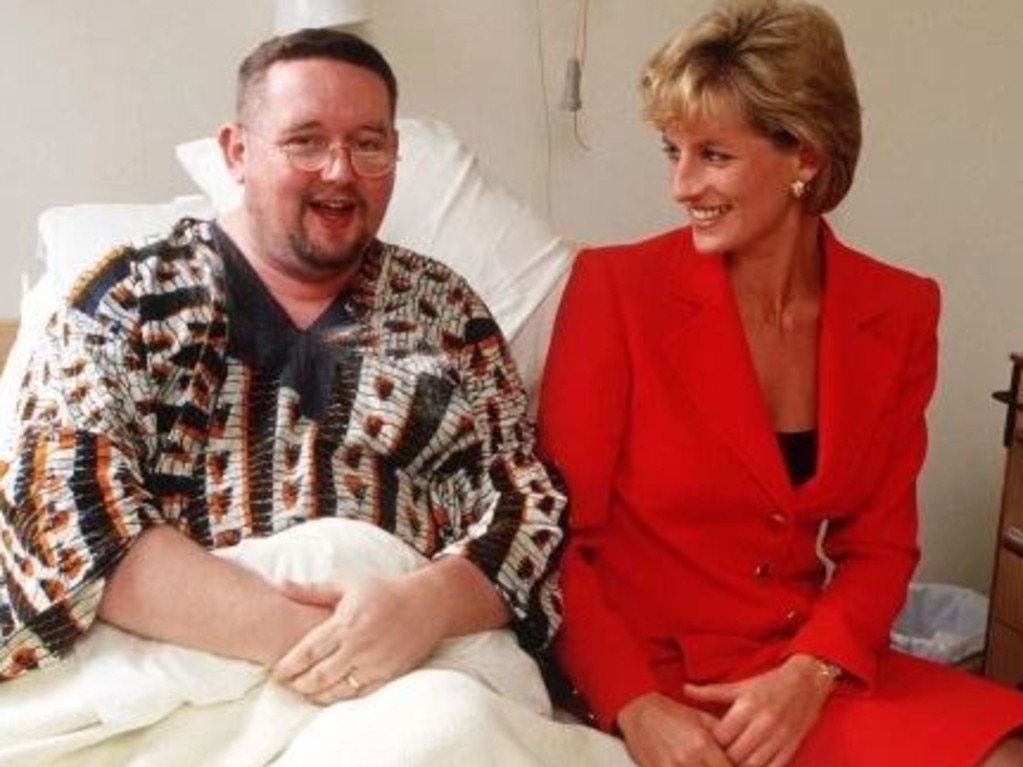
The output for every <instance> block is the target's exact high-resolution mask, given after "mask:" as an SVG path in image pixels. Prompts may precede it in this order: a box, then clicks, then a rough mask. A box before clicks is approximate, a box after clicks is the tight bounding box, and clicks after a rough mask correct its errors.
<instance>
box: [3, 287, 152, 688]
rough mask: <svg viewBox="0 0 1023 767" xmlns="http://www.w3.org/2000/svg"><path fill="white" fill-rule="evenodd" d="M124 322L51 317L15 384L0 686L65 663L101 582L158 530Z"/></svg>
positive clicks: (146, 429)
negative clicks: (151, 529)
mask: <svg viewBox="0 0 1023 767" xmlns="http://www.w3.org/2000/svg"><path fill="white" fill-rule="evenodd" d="M127 319H128V318H127V316H126V315H124V314H122V315H121V316H119V317H117V318H114V317H112V316H111V315H109V314H105V313H104V310H103V309H102V308H99V307H97V306H92V307H89V310H83V309H82V308H81V307H76V306H75V305H69V306H66V307H64V308H62V309H61V310H59V311H58V312H57V313H56V314H55V316H54V317H53V318H52V319H51V321H50V323H49V325H48V328H47V334H46V337H45V341H44V342H43V343H42V344H40V346H39V348H37V349H36V350H35V352H34V355H33V359H32V362H31V364H30V367H29V371H28V373H27V375H26V378H25V380H24V382H23V385H22V391H21V394H20V399H19V405H18V417H19V424H20V426H19V433H18V435H17V438H16V441H15V444H14V446H13V448H12V451H13V452H12V454H11V456H10V460H9V462H8V463H6V464H3V463H0V536H2V541H3V546H0V679H7V678H11V677H14V676H17V675H18V674H20V673H21V672H23V671H25V670H27V669H32V668H37V667H44V666H47V665H50V664H52V663H55V662H56V661H57V660H58V659H59V658H61V657H63V656H66V655H67V654H68V653H69V652H70V651H71V649H72V647H73V646H74V643H75V642H76V640H77V639H78V638H79V637H80V636H81V635H82V634H83V633H84V632H85V630H86V629H87V628H88V627H89V625H90V624H91V623H92V622H93V620H94V619H95V616H96V611H97V609H98V607H99V602H100V598H101V596H102V591H103V586H104V583H105V579H106V577H107V576H108V575H109V573H110V572H111V571H112V569H113V568H114V566H115V565H116V564H117V563H118V562H119V561H120V560H121V558H122V557H123V556H124V554H125V553H126V552H127V550H128V548H129V547H130V546H131V544H132V543H133V542H134V540H135V539H136V538H137V537H138V536H139V534H140V533H141V532H142V531H143V530H144V529H145V528H146V527H147V526H149V525H151V524H153V523H156V522H159V521H161V516H160V513H159V510H158V506H157V504H155V503H154V502H153V499H152V498H151V497H150V496H149V494H148V493H147V492H146V490H145V488H144V484H143V480H142V477H143V468H142V467H143V466H144V465H145V464H144V461H145V457H146V455H147V454H148V453H149V452H150V450H151V448H152V444H151V438H152V434H153V433H154V432H155V427H153V423H152V421H153V416H152V414H151V413H146V412H144V405H143V403H144V402H145V401H146V400H147V398H148V397H147V394H148V393H147V392H146V391H145V389H144V388H143V386H142V385H141V383H140V382H141V381H142V380H143V379H142V377H141V376H139V375H138V372H137V371H140V370H141V369H142V368H143V361H142V355H141V352H140V347H139V344H138V339H137V338H133V337H132V332H131V330H130V325H129V323H128V322H127Z"/></svg>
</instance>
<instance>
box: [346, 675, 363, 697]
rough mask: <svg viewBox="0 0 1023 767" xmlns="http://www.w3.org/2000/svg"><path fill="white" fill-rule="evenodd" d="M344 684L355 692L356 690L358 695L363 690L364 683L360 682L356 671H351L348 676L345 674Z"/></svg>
mask: <svg viewBox="0 0 1023 767" xmlns="http://www.w3.org/2000/svg"><path fill="white" fill-rule="evenodd" d="M344 682H345V684H347V685H348V686H349V687H351V688H352V689H353V690H355V692H356V693H358V692H359V690H361V689H362V682H360V681H359V677H357V676H356V675H355V672H354V671H349V672H348V673H347V674H345V678H344Z"/></svg>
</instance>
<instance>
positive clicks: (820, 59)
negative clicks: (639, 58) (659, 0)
mask: <svg viewBox="0 0 1023 767" xmlns="http://www.w3.org/2000/svg"><path fill="white" fill-rule="evenodd" d="M641 87H642V95H643V112H644V116H645V117H646V119H648V120H649V121H650V122H652V123H653V124H654V125H655V126H656V127H657V128H658V129H659V130H664V129H665V128H666V127H667V126H668V125H669V124H671V123H674V122H679V121H681V122H686V121H688V120H691V119H694V118H699V117H701V116H706V115H708V114H713V113H715V111H716V110H718V109H720V108H722V107H726V106H730V105H735V106H737V107H738V108H739V109H740V110H741V113H742V114H743V115H744V116H745V117H746V119H747V120H748V121H749V124H750V125H751V126H752V128H753V129H754V130H755V131H757V132H758V133H761V134H763V135H764V136H767V137H768V138H770V139H771V140H772V141H774V142H775V144H776V145H777V146H779V147H782V148H791V149H793V150H795V149H798V148H800V147H804V146H805V147H809V148H810V149H811V150H812V151H813V152H814V154H815V156H816V158H817V161H818V164H819V169H818V173H817V175H816V176H815V178H814V179H813V181H812V182H811V183H810V184H809V186H808V188H807V191H806V194H805V196H804V197H803V204H804V205H805V207H806V209H807V211H808V212H811V213H825V212H827V211H829V210H831V209H833V208H834V207H835V206H837V205H838V203H839V202H841V201H842V199H843V198H844V197H845V195H846V193H848V191H849V187H850V186H851V185H852V180H853V174H854V173H855V170H856V161H857V159H858V158H859V153H860V143H861V125H860V103H859V97H858V96H857V94H856V83H855V81H854V79H853V73H852V67H851V66H850V64H849V59H848V57H847V56H846V52H845V43H844V42H843V40H842V32H841V30H840V29H839V28H838V24H836V23H835V20H834V19H833V18H832V17H831V16H830V15H828V13H827V12H825V11H824V10H822V9H821V8H818V7H817V6H815V5H811V4H809V3H804V2H786V0H739V1H738V2H729V3H726V4H723V5H720V6H718V7H717V8H716V9H714V10H713V11H711V12H710V13H709V14H707V15H706V16H704V17H703V18H702V19H700V20H699V21H698V22H697V23H696V24H695V25H694V26H693V27H691V28H690V29H688V30H684V31H682V32H680V33H679V34H677V35H676V36H675V37H674V38H672V39H671V40H670V41H669V42H668V43H667V44H666V45H665V46H664V47H663V48H661V50H659V51H658V52H657V53H656V54H654V56H653V58H651V59H650V61H649V63H648V64H647V66H646V69H645V70H644V72H643V77H642V83H641Z"/></svg>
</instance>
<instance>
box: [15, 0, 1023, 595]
mask: <svg viewBox="0 0 1023 767" xmlns="http://www.w3.org/2000/svg"><path fill="white" fill-rule="evenodd" d="M823 4H824V5H825V6H826V7H828V8H830V9H831V10H832V11H833V12H834V13H835V15H836V16H837V17H838V18H839V20H840V21H841V22H842V24H843V26H844V28H845V29H846V33H847V36H848V43H849V48H850V52H851V55H852V57H853V60H854V65H855V67H856V70H857V73H858V76H859V81H860V87H861V96H862V100H863V102H864V105H865V109H866V112H865V124H866V145H865V151H864V157H863V162H862V164H861V166H860V171H859V176H858V180H857V184H856V186H855V188H854V191H853V194H852V196H851V197H850V199H849V200H848V202H847V203H846V204H845V205H844V207H843V208H842V209H841V211H840V213H839V214H838V215H837V216H836V217H835V218H834V222H835V224H836V225H837V227H838V229H839V230H840V232H841V233H843V234H844V235H845V236H846V237H847V239H849V240H850V241H852V242H853V243H854V244H858V245H860V246H862V247H864V248H867V249H870V250H872V251H873V252H875V253H876V254H877V255H879V256H881V257H884V258H886V259H889V260H891V261H894V262H897V263H901V264H903V265H906V266H908V267H911V268H914V269H916V270H918V271H923V272H927V273H929V274H932V275H934V276H936V277H937V278H938V279H939V280H940V281H941V283H942V285H943V289H944V296H945V308H944V316H943V321H942V338H943V345H942V357H941V363H942V379H941V384H940V388H939V392H938V395H937V399H936V402H935V405H934V407H933V409H932V450H931V456H930V460H929V463H928V467H927V470H926V472H925V475H924V481H923V485H922V500H923V509H922V522H923V545H924V549H925V557H924V562H923V568H922V571H921V576H923V577H926V578H930V579H941V580H950V581H956V582H961V583H966V584H968V585H972V586H974V587H977V588H981V589H986V587H987V581H988V578H989V569H990V560H991V553H992V540H991V538H992V529H993V525H994V519H995V515H996V511H997V502H998V486H999V482H1000V478H1001V460H1002V454H1001V450H1000V448H999V445H998V437H999V434H1000V423H1001V413H1000V412H999V410H998V409H997V408H996V407H995V405H994V404H992V403H991V401H990V399H989V394H990V392H991V390H993V389H995V388H998V387H1000V386H1001V385H1002V384H1003V383H1004V380H1005V378H1006V353H1007V352H1008V351H1009V350H1010V349H1023V311H1021V305H1020V301H1019V300H1018V299H1017V298H1016V296H1018V295H1019V294H1020V292H1021V286H1023V253H1021V252H1020V251H1021V250H1023V248H1021V246H1020V244H1019V243H1020V242H1021V241H1023V237H1021V236H1020V229H1021V227H1023V216H1021V215H1020V213H1019V207H1020V203H1021V202H1023V143H1021V141H1020V139H1019V138H1018V137H1019V136H1020V135H1023V95H1021V94H1023V88H1021V87H1020V86H1019V83H1018V82H1017V80H1018V77H1017V71H1018V69H1019V63H1020V56H1021V51H1023V6H1021V5H1020V4H1019V2H1018V0H988V2H986V3H966V2H963V1H962V0H903V1H902V2H897V3H893V2H889V0H823ZM4 5H5V11H6V14H5V16H6V18H5V21H4V24H3V25H0V71H2V72H3V76H2V77H0V103H3V104H5V105H6V110H5V114H4V118H3V120H2V121H0V167H3V168H4V172H5V177H6V181H5V183H4V184H3V185H2V187H0V231H3V232H4V233H5V237H6V242H5V245H6V252H5V254H4V259H5V266H4V275H5V277H6V278H5V279H3V280H0V316H4V315H12V314H14V313H16V312H17V301H18V291H19V288H18V285H19V282H18V275H19V273H20V272H22V271H26V270H32V269H34V268H35V267H34V266H33V262H32V259H31V253H32V249H33V247H34V242H35V237H34V221H35V216H36V215H37V214H38V212H39V211H40V210H41V209H42V208H44V207H46V206H48V205H54V204H62V203H72V202H100V201H142V200H151V201H158V200H162V199H165V198H167V197H169V196H171V195H172V194H176V193H182V192H187V191H189V186H188V182H187V180H186V179H185V177H184V176H183V175H182V174H181V172H180V171H179V170H178V169H177V167H176V166H175V164H174V161H173V157H172V153H171V148H172V147H173V145H174V144H175V143H177V142H179V141H182V140H185V139H190V138H193V137H195V136H198V135H202V134H206V133H209V132H211V131H212V130H213V129H214V127H215V126H216V125H217V123H218V122H219V121H220V120H221V119H222V118H223V117H224V116H226V115H227V114H228V111H229V108H230V103H231V86H232V76H233V75H232V73H233V67H234V65H235V62H236V60H237V59H238V58H239V56H240V55H241V54H242V53H243V52H244V51H246V50H247V49H248V48H249V47H251V45H252V44H254V43H255V42H256V41H257V40H258V39H260V38H261V37H262V36H263V35H264V34H266V33H268V32H269V29H270V23H271V18H272V7H271V6H272V3H271V2H270V0H220V1H219V2H200V0H175V2H166V3H154V2H141V3H140V2H135V0H6V2H5V4H4ZM707 6H708V3H707V2H706V1H705V0H591V2H590V9H591V10H590V19H589V36H588V48H587V62H586V64H587V66H586V70H585V72H584V79H583V101H584V109H583V111H582V113H581V115H580V119H579V127H580V131H581V133H582V135H583V137H584V138H585V140H586V143H587V144H588V146H589V149H588V150H584V149H582V148H580V147H579V146H578V145H577V144H576V143H575V141H574V138H573V125H572V119H571V117H570V116H569V115H567V114H565V113H563V112H560V111H558V110H557V109H556V108H555V107H556V103H557V100H558V97H559V95H560V91H561V77H562V73H563V71H564V60H565V57H566V56H567V55H568V53H569V51H570V50H571V48H572V46H573V41H574V35H575V11H576V8H577V0H375V12H376V16H375V19H374V21H373V23H372V25H371V26H370V27H369V34H370V35H371V37H373V39H375V40H376V41H377V42H378V43H379V44H380V45H381V46H382V47H383V48H384V49H385V51H386V52H387V53H388V54H389V56H390V57H391V59H392V61H393V63H394V64H395V68H396V69H397V70H398V74H399V78H400V80H401V84H402V90H403V94H402V104H401V112H402V113H403V114H404V115H407V116H422V117H436V118H440V119H444V120H446V121H448V122H449V123H451V124H452V125H453V126H454V127H455V129H456V130H457V132H458V133H459V134H460V135H461V136H462V137H463V138H464V139H466V140H467V141H468V142H469V143H470V144H471V145H472V146H474V147H475V148H476V149H477V150H478V152H479V153H480V155H481V156H482V158H483V161H484V164H485V166H486V167H487V168H488V170H489V171H490V172H491V173H492V174H493V175H494V176H496V177H497V178H498V179H500V180H501V181H503V182H504V183H505V184H506V185H507V186H509V187H510V188H511V189H512V190H513V191H514V192H516V193H517V194H518V195H519V196H521V197H522V198H524V199H526V200H528V201H530V202H531V203H532V204H533V205H534V207H536V208H537V209H538V210H540V211H542V212H544V213H546V214H547V215H548V216H550V218H551V219H552V220H553V221H554V222H555V224H556V226H557V227H558V229H559V230H560V231H562V232H563V233H565V234H566V235H568V236H569V237H572V238H575V239H578V240H582V241H593V242H596V241H607V240H619V239H628V238H632V237H638V236H640V235H642V234H643V233H646V232H650V231H653V230H656V229H660V228H663V227H666V226H668V225H671V224H673V223H674V222H676V221H677V214H676V212H675V210H674V208H673V206H672V204H671V203H670V201H669V200H668V198H667V192H666V189H667V188H666V181H667V176H666V172H665V169H664V166H663V162H662V161H661V159H660V155H659V146H658V141H657V137H656V136H655V135H653V134H652V133H650V132H649V131H648V130H647V129H646V128H645V127H644V126H642V125H641V124H640V122H639V119H638V117H637V116H636V100H635V88H634V83H635V79H636V72H637V69H638V67H639V65H640V63H641V62H642V60H643V59H644V58H645V56H646V55H647V54H648V53H649V52H650V51H651V50H652V48H653V47H654V46H655V45H657V44H658V43H660V42H661V41H662V40H663V39H664V38H665V37H666V36H667V35H668V34H669V33H670V31H672V30H673V29H674V28H675V27H677V26H679V25H681V24H683V23H685V22H687V21H688V20H690V19H691V18H693V16H694V15H695V14H696V13H698V12H700V11H702V10H703V9H705V8H706V7H707ZM541 30H542V32H543V34H542V42H543V45H542V51H543V54H544V64H545V66H544V68H543V69H544V71H545V72H546V77H547V79H546V94H547V101H548V103H549V105H550V107H551V109H550V110H549V111H547V110H545V107H544V93H545V91H544V89H543V87H542V84H541V78H542V72H541V65H540V64H541V45H540V39H541V34H540V33H541Z"/></svg>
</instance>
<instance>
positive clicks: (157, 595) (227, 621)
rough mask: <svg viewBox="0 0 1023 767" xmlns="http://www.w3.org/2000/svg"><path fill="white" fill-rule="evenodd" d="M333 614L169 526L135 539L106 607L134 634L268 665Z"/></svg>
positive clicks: (103, 611) (111, 583)
mask: <svg viewBox="0 0 1023 767" xmlns="http://www.w3.org/2000/svg"><path fill="white" fill-rule="evenodd" d="M328 616H329V612H328V611H327V610H325V609H324V608H322V607H319V606H315V605H309V604H302V603H300V602H296V601H294V600H291V599H289V598H288V597H287V596H285V594H284V593H283V592H282V591H281V590H280V589H278V588H277V587H275V586H274V585H273V584H271V583H269V582H268V581H266V580H265V579H263V577H262V576H260V575H258V574H257V573H255V572H253V571H251V570H248V569H246V568H244V567H241V566H239V565H237V564H234V563H233V562H228V561H226V560H223V559H219V558H218V557H215V556H213V555H212V554H210V553H209V552H207V551H206V550H205V549H203V548H202V547H201V546H199V545H198V544H197V543H195V542H194V541H192V540H190V539H188V538H186V537H185V536H184V535H182V534H181V533H179V532H177V531H176V530H174V529H173V528H171V527H169V526H167V525H157V526H155V527H151V528H149V529H148V530H146V531H145V532H144V533H142V534H141V535H140V536H139V537H138V539H137V540H136V541H135V542H134V544H132V547H131V549H130V550H129V551H128V553H127V554H126V555H125V557H124V558H123V559H122V560H121V562H120V563H119V564H118V565H117V567H116V568H115V569H114V571H113V574H112V575H111V576H110V577H109V578H108V579H107V584H106V588H105V590H104V592H103V598H102V600H101V601H100V605H99V617H100V618H102V619H104V620H106V621H107V622H109V623H112V624H113V625H115V626H119V627H120V628H123V629H125V630H127V631H131V632H132V633H135V634H139V635H141V636H145V637H149V638H152V639H160V640H163V641H167V642H172V643H174V644H179V645H183V646H186V647H192V648H194V649H198V650H206V651H208V652H212V653H216V654H218V655H225V656H229V657H233V658H242V659H245V660H249V661H253V662H255V663H259V664H261V665H267V666H269V665H271V664H273V663H274V662H275V661H276V660H277V659H278V658H280V657H281V656H282V655H284V653H285V652H286V651H287V650H288V649H289V648H290V647H291V646H292V645H294V644H295V643H296V642H297V641H298V640H299V639H300V638H301V637H302V636H304V635H305V634H307V633H308V632H309V631H310V630H311V629H312V628H313V627H314V626H315V625H316V624H318V623H320V622H321V621H323V620H324V619H325V618H327V617H328Z"/></svg>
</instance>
